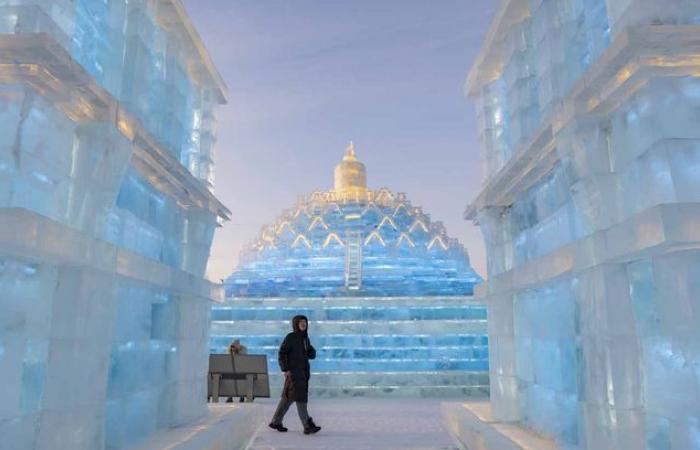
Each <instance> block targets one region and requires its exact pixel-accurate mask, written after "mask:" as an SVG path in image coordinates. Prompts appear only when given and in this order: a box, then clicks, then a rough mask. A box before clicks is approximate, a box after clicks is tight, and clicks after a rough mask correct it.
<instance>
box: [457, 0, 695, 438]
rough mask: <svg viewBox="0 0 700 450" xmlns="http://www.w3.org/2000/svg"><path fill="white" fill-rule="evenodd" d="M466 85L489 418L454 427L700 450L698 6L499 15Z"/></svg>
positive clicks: (541, 7) (542, 4)
mask: <svg viewBox="0 0 700 450" xmlns="http://www.w3.org/2000/svg"><path fill="white" fill-rule="evenodd" d="M466 89H467V92H468V94H469V95H470V96H471V97H472V98H473V99H474V101H475V103H476V108H477V116H478V122H479V124H480V127H479V128H480V129H479V133H480V137H481V140H482V144H483V153H484V160H485V162H486V172H485V180H484V185H483V189H482V191H481V192H480V193H479V195H478V196H477V197H476V198H475V199H474V200H473V202H472V203H471V204H470V205H469V206H468V208H467V211H466V218H467V219H470V220H476V221H477V222H478V223H479V224H480V226H481V230H482V232H483V235H484V238H485V240H486V245H487V260H488V281H487V282H485V283H484V284H483V285H481V286H479V288H478V289H477V291H478V292H477V297H478V298H481V299H483V300H484V301H485V302H486V304H487V306H488V311H489V344H490V349H491V360H490V364H491V410H490V414H489V413H487V412H486V411H484V410H483V409H482V408H480V407H476V409H475V410H474V412H475V413H474V414H472V415H471V416H468V415H465V414H466V413H465V411H466V409H465V408H464V407H462V406H463V405H461V406H460V407H456V408H454V409H453V410H452V412H453V413H454V414H453V417H452V419H451V423H453V424H455V426H454V427H453V429H454V430H456V431H457V432H458V433H459V434H460V435H461V436H462V437H464V438H465V439H466V443H467V445H469V442H471V441H474V442H476V441H478V442H479V445H478V448H488V449H491V448H504V447H501V446H500V445H501V444H498V443H497V442H496V439H495V436H496V435H499V434H501V433H500V432H501V431H503V430H506V431H505V433H506V434H508V432H507V430H508V429H510V430H513V429H514V427H513V424H514V423H515V422H518V423H520V425H522V426H523V427H526V428H530V429H533V430H535V431H536V432H537V433H535V434H536V435H537V436H536V437H535V438H533V439H536V440H537V442H538V443H537V444H530V445H520V444H517V445H516V444H512V445H511V446H509V447H508V448H547V449H554V448H560V449H578V450H612V449H620V450H622V449H624V450H698V449H700V326H699V324H700V126H699V124H700V2H698V1H696V0H687V1H686V0H664V1H661V0H504V1H501V2H500V6H499V8H498V11H497V13H496V15H495V17H494V22H493V24H492V25H491V28H490V31H489V33H488V35H487V37H486V40H485V43H484V46H483V48H482V49H481V52H480V53H479V55H478V57H477V59H476V63H475V65H474V67H473V68H472V71H471V72H470V74H469V78H468V80H467V85H466ZM457 416H459V417H461V418H462V419H463V420H461V421H460V420H456V419H455V417H457ZM468 417H471V419H474V420H473V421H472V422H470V419H469V418H468ZM483 418H487V420H480V421H478V420H477V419H483ZM485 421H488V422H489V424H485V423H484V422H485ZM477 422H479V423H477ZM494 422H507V423H508V425H507V427H501V428H498V427H491V428H489V426H490V424H492V423H494ZM469 423H472V425H473V426H471V427H470V425H469ZM485 429H490V432H484V430H485ZM522 437H523V433H520V434H519V435H518V437H517V439H515V438H514V439H513V440H512V442H515V440H517V441H519V442H521V443H522V442H524V441H523V439H522ZM543 438H547V439H548V440H549V443H545V442H543ZM500 439H501V441H500V442H501V443H502V442H504V441H505V439H504V438H503V436H501V437H500ZM510 441H511V440H509V442H510ZM473 445H474V444H473Z"/></svg>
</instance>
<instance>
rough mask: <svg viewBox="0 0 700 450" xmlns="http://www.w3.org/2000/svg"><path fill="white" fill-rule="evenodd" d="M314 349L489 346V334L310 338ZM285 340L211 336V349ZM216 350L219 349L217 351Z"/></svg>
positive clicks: (273, 336)
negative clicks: (235, 341)
mask: <svg viewBox="0 0 700 450" xmlns="http://www.w3.org/2000/svg"><path fill="white" fill-rule="evenodd" d="M311 337H312V341H313V344H314V346H316V347H317V348H319V349H320V348H323V347H355V348H377V347H404V348H407V347H412V348H413V347H421V348H422V347H439V346H456V347H459V346H486V345H488V336H486V334H485V333H484V334H460V333H457V334H447V333H445V334H437V335H436V334H331V335H317V334H315V333H312V335H311ZM283 338H284V335H283V334H261V335H247V334H246V335H244V334H238V333H236V334H224V335H219V336H212V340H211V346H212V351H213V352H214V353H219V352H222V350H218V349H227V348H228V345H229V344H230V343H231V342H233V341H234V340H236V339H239V340H240V341H241V343H243V344H244V345H246V346H250V347H265V346H275V347H279V345H280V344H281V343H282V339H283ZM215 349H217V350H216V351H215Z"/></svg>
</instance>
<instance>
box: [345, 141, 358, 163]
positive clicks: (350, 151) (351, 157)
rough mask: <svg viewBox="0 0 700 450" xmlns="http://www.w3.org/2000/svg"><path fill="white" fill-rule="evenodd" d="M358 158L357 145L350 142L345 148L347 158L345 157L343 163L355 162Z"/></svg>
mask: <svg viewBox="0 0 700 450" xmlns="http://www.w3.org/2000/svg"><path fill="white" fill-rule="evenodd" d="M356 159H357V157H356V156H355V144H353V143H352V141H350V143H349V144H348V146H347V147H345V156H343V161H355V160H356Z"/></svg>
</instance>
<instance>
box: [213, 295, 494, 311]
mask: <svg viewBox="0 0 700 450" xmlns="http://www.w3.org/2000/svg"><path fill="white" fill-rule="evenodd" d="M226 306H230V307H235V308H252V307H255V308H259V307H262V308H266V307H271V308H277V309H280V308H290V309H299V308H308V309H317V308H333V307H343V308H350V307H362V308H378V307H402V308H405V307H414V306H415V307H439V306H476V307H482V308H484V307H485V305H484V304H483V303H480V302H477V301H474V298H473V297H297V298H278V297H270V298H227V299H226V301H225V302H224V303H222V304H220V305H217V307H226Z"/></svg>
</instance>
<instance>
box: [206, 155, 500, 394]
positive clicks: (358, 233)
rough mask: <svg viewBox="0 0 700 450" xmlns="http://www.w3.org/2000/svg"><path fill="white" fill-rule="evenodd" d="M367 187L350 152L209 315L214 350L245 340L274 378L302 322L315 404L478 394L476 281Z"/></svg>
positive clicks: (440, 241) (265, 236)
mask: <svg viewBox="0 0 700 450" xmlns="http://www.w3.org/2000/svg"><path fill="white" fill-rule="evenodd" d="M366 180H367V173H366V169H365V166H364V164H362V163H361V162H360V161H359V160H358V159H357V156H356V155H355V150H354V147H353V146H352V144H351V145H350V146H349V147H348V148H347V150H346V154H345V156H344V157H343V160H342V161H341V162H340V164H338V166H337V167H336V169H335V186H334V189H333V190H331V191H326V192H321V191H319V192H314V193H313V194H311V195H310V196H309V197H308V198H306V199H302V200H300V201H299V202H298V204H297V205H296V206H295V207H294V208H292V209H290V210H288V211H285V212H284V213H283V214H282V215H281V216H280V217H279V219H278V220H277V221H276V223H275V224H274V225H271V226H267V227H264V228H263V229H262V231H261V233H260V236H259V237H258V239H257V240H256V241H255V242H253V243H252V245H251V247H250V248H249V249H248V250H247V251H246V252H245V253H244V254H243V255H242V258H241V264H240V266H239V267H238V268H237V269H236V270H235V271H234V272H233V274H232V275H231V276H230V277H229V278H228V279H227V280H226V283H225V287H226V295H227V299H226V302H224V303H223V304H221V305H215V306H214V307H213V310H212V321H213V323H212V344H211V346H212V350H213V351H215V352H225V351H226V348H227V346H228V344H229V343H230V342H231V340H233V339H241V341H242V342H243V343H244V344H245V345H247V346H248V347H249V351H252V352H256V353H266V354H268V355H269V357H270V367H271V371H272V372H273V373H274V374H277V372H278V370H277V362H276V355H277V349H278V347H279V344H280V341H281V339H282V338H283V337H284V335H285V334H286V333H287V332H288V328H289V319H290V318H291V317H292V316H294V315H295V314H299V313H301V314H305V315H307V316H308V317H309V318H310V319H311V321H312V324H311V332H312V335H313V337H314V340H315V341H314V342H315V345H316V348H317V349H318V359H317V360H315V361H314V362H313V363H312V370H313V371H314V372H315V380H314V382H313V383H312V389H314V390H315V393H316V394H317V395H329V396H333V395H344V394H348V395H376V394H395V395H415V394H420V395H455V394H459V395H463V394H480V393H481V394H483V393H484V391H485V385H486V384H487V370H488V353H487V340H486V336H485V334H486V329H485V328H486V309H485V307H484V305H482V304H480V303H478V302H474V301H473V299H472V297H471V294H472V292H473V286H474V285H475V284H476V283H478V282H480V281H481V278H480V277H479V276H478V275H477V274H476V273H475V272H474V270H473V269H472V268H471V267H470V265H469V259H468V257H467V254H466V251H465V249H464V248H463V247H462V246H461V245H460V244H459V243H458V242H457V241H456V240H455V239H451V238H449V237H448V236H447V234H446V232H445V228H444V226H443V225H442V224H441V223H440V222H432V221H431V220H430V217H429V216H428V215H427V214H425V213H424V212H423V211H422V209H421V208H419V207H415V206H412V205H411V203H410V202H409V201H408V200H407V198H406V196H405V194H394V193H392V192H391V191H390V190H388V189H385V188H384V189H379V190H376V191H373V190H369V189H367V182H366ZM272 385H273V387H274V386H278V387H279V386H281V381H280V380H279V379H278V378H273V379H272Z"/></svg>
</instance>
